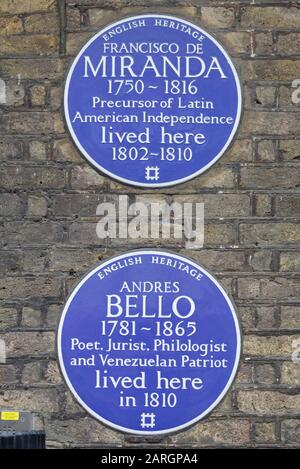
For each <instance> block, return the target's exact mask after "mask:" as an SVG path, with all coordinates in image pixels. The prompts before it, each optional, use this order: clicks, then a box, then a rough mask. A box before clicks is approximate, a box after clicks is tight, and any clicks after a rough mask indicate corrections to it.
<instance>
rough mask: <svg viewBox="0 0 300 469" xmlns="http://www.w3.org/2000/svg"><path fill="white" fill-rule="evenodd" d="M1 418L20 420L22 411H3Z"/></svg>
mask: <svg viewBox="0 0 300 469" xmlns="http://www.w3.org/2000/svg"><path fill="white" fill-rule="evenodd" d="M1 420H20V412H1Z"/></svg>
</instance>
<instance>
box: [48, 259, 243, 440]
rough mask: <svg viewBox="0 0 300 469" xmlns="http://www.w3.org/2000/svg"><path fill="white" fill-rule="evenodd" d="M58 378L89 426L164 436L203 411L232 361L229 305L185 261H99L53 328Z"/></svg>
mask: <svg viewBox="0 0 300 469" xmlns="http://www.w3.org/2000/svg"><path fill="white" fill-rule="evenodd" d="M57 343H58V356H59V363H60V367H61V371H62V374H63V376H64V378H65V380H66V383H67V385H68V387H69V388H70V390H71V392H72V394H73V395H74V396H75V398H76V399H77V400H78V402H79V403H80V404H81V405H82V406H83V407H84V408H85V409H86V410H87V411H88V412H89V413H90V414H91V415H92V416H94V417H95V418H96V419H98V420H100V421H101V422H103V423H105V424H107V425H109V426H111V427H113V428H115V429H117V430H121V431H124V432H129V433H134V434H141V435H147V434H164V433H168V432H173V431H178V430H180V429H183V428H185V427H187V426H189V425H191V424H193V423H195V422H197V421H198V420H200V419H201V418H203V417H204V416H205V415H206V414H208V413H209V412H210V411H211V410H212V409H213V408H214V407H215V406H216V405H217V404H218V403H219V402H220V401H221V399H222V398H223V397H224V396H225V394H226V392H227V391H228V389H229V387H230V385H231V383H232V381H233V379H234V376H235V373H236V371H237V366H238V362H239V357H240V349H241V337H240V329H239V324H238V319H237V316H236V313H235V310H234V307H233V305H232V303H231V301H230V299H229V298H228V296H227V294H226V293H225V291H224V290H223V288H222V287H221V286H220V284H219V283H218V282H217V281H216V279H214V277H212V276H211V275H210V274H209V273H208V272H207V271H206V270H204V269H203V267H201V266H200V265H198V264H196V263H195V262H193V261H192V260H190V259H188V258H186V257H182V256H179V255H175V254H171V253H169V252H164V251H155V250H153V251H151V250H143V251H134V252H129V253H126V254H123V255H120V256H118V257H114V258H112V259H110V260H107V261H106V262H104V263H102V264H100V265H99V266H98V267H96V268H95V269H94V270H92V271H91V272H89V273H88V274H87V276H86V277H84V278H83V279H82V280H81V282H80V283H79V284H78V285H77V287H76V288H75V289H74V291H73V292H72V294H71V296H70V297H69V299H68V301H67V303H66V305H65V308H64V310H63V313H62V316H61V319H60V323H59V328H58V341H57Z"/></svg>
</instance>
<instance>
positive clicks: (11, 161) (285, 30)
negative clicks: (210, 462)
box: [0, 0, 300, 448]
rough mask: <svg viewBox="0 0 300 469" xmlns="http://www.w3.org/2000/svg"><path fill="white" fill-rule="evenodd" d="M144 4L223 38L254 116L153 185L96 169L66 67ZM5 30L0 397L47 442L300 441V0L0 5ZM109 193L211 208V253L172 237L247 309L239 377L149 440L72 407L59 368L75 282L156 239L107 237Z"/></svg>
mask: <svg viewBox="0 0 300 469" xmlns="http://www.w3.org/2000/svg"><path fill="white" fill-rule="evenodd" d="M143 12H157V13H164V12H165V13H171V14H174V15H178V16H181V17H184V18H186V19H191V20H192V21H194V22H195V23H197V24H199V25H200V26H203V27H204V28H207V29H208V30H209V31H210V32H212V33H213V34H215V36H216V37H217V38H218V39H219V40H220V41H221V42H222V43H223V44H224V45H225V47H226V48H227V50H228V52H229V54H230V55H231V57H232V58H233V60H234V63H235V64H236V66H237V69H238V71H239V73H240V76H241V79H242V81H243V88H244V115H243V119H242V123H241V125H240V128H239V131H238V134H237V138H236V139H235V141H234V144H233V145H232V147H231V149H230V150H229V151H227V152H226V154H225V155H224V156H223V157H222V158H221V160H220V162H219V163H218V164H217V165H215V166H214V167H213V168H212V169H210V170H209V171H208V172H206V173H205V174H204V175H202V176H200V177H198V178H196V179H194V180H192V181H190V182H188V183H185V184H182V185H179V186H175V187H172V188H170V189H169V188H168V189H163V190H156V191H154V190H152V191H149V190H142V189H136V188H130V187H127V186H124V185H121V184H119V183H117V182H114V181H113V180H111V179H109V178H107V177H103V176H102V175H99V174H97V172H96V171H94V170H93V169H91V168H90V166H89V165H88V164H87V162H86V161H85V160H84V159H83V158H81V157H80V155H79V154H78V152H77V151H76V149H75V147H74V145H73V143H72V141H71V139H70V137H69V135H68V133H67V132H66V128H65V125H64V121H63V111H62V106H61V99H62V91H63V88H64V77H65V73H66V70H67V69H68V66H69V64H70V63H71V61H72V60H73V58H74V55H75V54H76V53H77V51H78V50H79V48H80V47H81V46H82V45H83V44H84V43H85V41H86V40H87V39H88V38H89V37H91V36H92V35H93V34H94V33H95V32H96V31H98V30H99V28H101V27H102V26H104V25H106V24H107V23H109V22H111V21H113V20H117V19H119V18H122V17H123V16H125V15H128V14H137V13H143ZM0 36H1V37H0V57H1V61H0V78H1V79H2V80H4V82H5V85H6V93H5V99H4V98H3V96H2V104H1V103H0V160H1V166H0V217H1V220H0V232H1V241H0V243H1V248H2V252H1V257H0V273H1V278H0V330H1V336H0V338H1V339H4V340H5V342H6V346H7V355H8V359H7V362H6V363H5V364H0V383H1V384H0V406H1V405H2V406H3V405H5V406H6V405H13V406H16V407H21V408H23V409H25V410H26V409H28V410H34V411H37V412H38V413H39V414H40V415H42V416H44V418H45V426H46V432H47V438H48V446H49V447H58V448H60V447H66V446H67V447H68V446H89V445H94V446H98V447H101V446H110V447H112V446H122V445H123V446H135V445H136V446H140V445H142V446H143V445H145V444H146V443H147V444H149V445H151V444H153V443H155V446H157V444H158V442H159V444H161V445H162V446H168V445H172V446H174V445H175V446H178V447H180V446H189V445H194V446H196V447H199V446H204V447H211V446H212V447H214V446H218V447H220V446H224V445H225V446H256V447H259V446H266V445H269V446H274V447H277V446H278V447H281V446H297V445H298V446H299V443H300V421H299V415H300V394H299V389H300V363H295V362H293V361H292V353H293V351H294V352H295V348H293V346H294V347H295V342H293V341H295V340H296V339H297V337H298V339H299V338H300V337H299V333H300V282H299V272H300V252H299V250H298V248H299V244H300V223H299V222H300V192H299V184H300V164H299V162H300V159H299V158H300V128H299V111H300V105H298V107H297V105H295V104H292V101H291V92H292V88H291V81H292V80H294V79H297V78H300V45H299V44H300V42H299V41H300V4H299V2H297V1H280V0H278V1H273V2H271V1H270V2H269V1H267V0H256V1H255V0H254V1H248V0H240V1H230V2H229V1H228V2H226V1H224V2H222V1H201V0H190V1H188V0H186V1H185V0H178V1H171V0H170V1H167V0H148V1H145V0H144V1H143V0H77V1H71V0H59V1H55V0H1V1H0ZM3 100H4V101H5V102H3ZM108 194H110V198H116V197H117V195H118V194H130V197H131V200H132V201H133V200H134V199H135V197H137V196H141V195H142V196H143V197H144V198H147V199H149V197H150V195H149V194H160V196H161V197H165V198H167V199H168V200H169V201H172V200H174V201H177V200H178V201H179V200H181V201H182V200H183V199H184V200H188V201H195V202H196V201H197V202H198V201H204V202H205V217H206V219H205V246H204V249H203V250H198V251H192V250H191V251H188V252H187V251H186V250H184V247H183V246H184V244H183V243H182V244H181V243H179V242H178V241H177V242H176V241H174V240H170V241H169V242H168V241H167V242H163V243H161V247H165V248H171V249H174V250H175V251H178V252H182V253H184V254H187V255H188V256H189V257H191V258H193V259H195V260H197V261H199V262H201V263H203V265H204V266H206V267H207V268H208V269H211V270H212V271H213V272H215V274H216V275H217V276H218V278H219V279H220V280H221V281H222V283H223V285H224V286H225V288H226V289H227V291H229V292H230V293H232V295H233V297H234V299H235V302H236V304H237V306H238V311H239V315H240V318H241V321H242V325H243V331H244V341H243V342H244V357H243V360H242V362H241V366H240V370H239V373H238V375H237V378H236V380H235V383H234V386H233V388H232V390H231V391H230V392H229V393H228V395H227V397H226V398H225V400H224V401H223V402H222V403H221V405H219V406H218V407H217V408H216V409H215V410H214V411H213V413H211V414H210V416H209V417H208V418H205V420H203V421H202V422H200V423H198V424H197V425H195V426H193V427H192V428H191V429H189V430H187V431H184V432H181V433H179V434H177V435H173V436H167V437H163V438H156V439H155V440H153V439H149V438H147V439H146V440H145V439H144V440H143V439H141V438H137V437H130V436H125V435H122V434H120V433H118V432H114V431H112V430H110V429H108V428H106V427H104V426H102V425H101V424H99V423H97V422H96V421H95V420H93V419H91V418H90V417H88V416H87V414H86V413H85V411H83V410H82V409H81V408H80V407H79V406H78V405H77V404H76V403H75V402H74V401H73V399H72V397H71V394H70V393H69V392H68V390H67V388H66V386H65V385H64V384H63V382H62V379H61V377H60V374H59V372H58V369H57V365H56V358H55V328H56V323H57V318H58V316H59V314H60V311H61V309H62V305H63V304H64V301H65V298H66V295H67V293H68V291H70V289H71V288H72V285H74V283H75V282H76V281H77V280H78V279H79V278H80V277H81V276H82V275H83V273H84V272H85V271H86V270H87V269H89V268H90V267H91V266H92V265H94V264H95V263H97V262H98V261H99V260H102V259H104V258H106V257H108V256H110V255H112V254H115V253H117V252H122V251H126V250H127V249H129V248H135V247H145V246H151V242H150V241H148V240H140V241H135V242H133V241H132V240H131V241H130V240H126V242H124V244H122V242H121V241H114V240H110V241H107V242H101V241H100V240H99V239H97V238H96V232H95V223H96V216H95V212H96V206H97V204H98V203H99V202H101V201H103V200H104V199H105V197H107V195H108ZM146 194H147V195H146ZM153 244H154V243H153V241H152V245H153ZM155 246H156V247H160V246H159V245H158V243H157V241H155ZM298 348H299V345H298ZM294 355H295V353H294ZM297 418H298V420H297Z"/></svg>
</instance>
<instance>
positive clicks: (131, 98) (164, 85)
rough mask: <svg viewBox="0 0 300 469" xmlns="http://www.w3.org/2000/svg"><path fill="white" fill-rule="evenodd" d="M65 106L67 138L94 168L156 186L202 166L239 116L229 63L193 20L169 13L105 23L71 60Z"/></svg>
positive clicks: (226, 140) (219, 149)
mask: <svg viewBox="0 0 300 469" xmlns="http://www.w3.org/2000/svg"><path fill="white" fill-rule="evenodd" d="M64 108H65V116H66V122H67V125H68V128H69V131H70V133H71V136H72V138H73V140H74V142H75V144H76V146H77V147H78V149H79V150H80V152H81V153H82V154H83V155H84V156H85V157H86V159H87V160H88V161H89V162H90V163H91V164H92V165H93V166H94V167H96V168H97V169H99V170H101V171H102V172H103V173H105V174H107V175H109V176H111V177H112V178H114V179H116V180H118V181H121V182H123V183H128V184H132V185H135V186H142V187H164V186H170V185H173V184H177V183H181V182H184V181H188V180H189V179H191V178H193V177H195V176H197V175H199V174H201V173H202V172H203V171H205V170H207V169H208V168H210V167H211V166H212V165H213V164H214V163H215V162H216V161H217V160H218V159H219V158H220V157H221V156H222V154H223V153H224V152H225V151H226V149H227V148H228V146H229V144H230V143H231V141H232V139H233V137H234V135H235V133H236V130H237V127H238V124H239V120H240V115H241V87H240V82H239V78H238V75H237V73H236V70H235V67H234V65H233V63H232V61H231V59H230V57H229V56H228V54H227V52H226V51H225V50H224V48H223V47H222V46H221V45H220V44H219V42H218V41H217V40H216V39H215V38H214V37H212V36H211V35H210V34H208V33H207V32H206V31H204V30H203V29H202V28H200V27H199V26H197V25H195V24H192V23H190V22H189V21H186V20H183V19H180V18H175V17H172V16H168V15H156V14H151V15H150V14H149V15H140V16H136V17H130V18H124V19H122V20H120V21H118V22H116V23H113V24H111V25H109V26H107V27H106V28H104V29H103V30H101V31H100V32H99V33H97V34H96V35H95V36H94V37H92V38H91V39H90V40H89V41H88V42H87V44H85V45H84V47H83V48H82V49H81V51H80V52H79V54H78V55H77V57H76V58H75V60H74V62H73V64H72V66H71V68H70V70H69V73H68V76H67V80H66V86H65V95H64Z"/></svg>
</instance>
